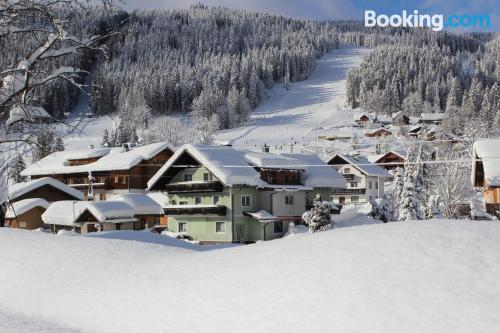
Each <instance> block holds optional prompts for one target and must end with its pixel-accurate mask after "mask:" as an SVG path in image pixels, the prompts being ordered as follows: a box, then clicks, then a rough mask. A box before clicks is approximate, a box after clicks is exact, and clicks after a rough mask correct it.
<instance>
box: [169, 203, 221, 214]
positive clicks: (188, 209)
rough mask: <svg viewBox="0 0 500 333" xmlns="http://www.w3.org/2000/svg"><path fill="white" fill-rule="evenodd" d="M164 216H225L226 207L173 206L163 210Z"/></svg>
mask: <svg viewBox="0 0 500 333" xmlns="http://www.w3.org/2000/svg"><path fill="white" fill-rule="evenodd" d="M163 211H164V212H165V215H167V216H168V215H212V216H226V211H227V208H226V206H222V205H218V206H202V205H200V206H191V205H185V207H182V205H175V206H168V207H167V208H165V209H164V210H163Z"/></svg>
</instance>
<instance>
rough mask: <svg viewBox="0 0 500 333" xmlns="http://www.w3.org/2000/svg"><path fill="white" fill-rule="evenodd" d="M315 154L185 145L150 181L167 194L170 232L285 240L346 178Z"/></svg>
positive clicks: (204, 239)
mask: <svg viewBox="0 0 500 333" xmlns="http://www.w3.org/2000/svg"><path fill="white" fill-rule="evenodd" d="M325 166H326V165H325V163H324V162H323V161H322V160H320V159H319V158H318V157H317V156H315V155H300V154H283V155H275V154H270V153H267V152H250V151H245V150H237V149H234V148H231V147H214V146H208V145H184V146H183V147H181V148H180V149H179V150H177V152H176V153H175V154H174V155H173V156H172V157H171V158H170V159H169V160H168V161H167V163H166V164H165V165H164V166H163V167H162V168H161V169H160V170H159V171H158V173H157V174H156V175H155V176H153V178H151V180H150V181H149V182H148V190H149V191H160V192H168V195H169V204H168V205H167V206H166V207H165V208H164V211H165V214H166V215H167V217H168V228H169V230H171V231H173V232H178V233H181V234H185V235H187V236H189V237H190V238H192V239H194V240H197V241H199V242H201V243H221V242H254V241H258V240H269V239H273V238H278V237H281V236H282V235H283V234H284V233H285V232H286V231H287V228H288V225H289V223H290V222H297V221H300V220H301V216H302V214H303V213H304V212H305V211H306V209H307V208H308V206H310V205H312V203H313V198H314V196H315V195H316V194H317V193H319V194H320V195H321V196H322V198H324V200H328V198H329V195H330V194H331V191H332V189H334V188H344V187H345V179H344V178H343V177H342V176H341V175H339V174H338V172H337V171H336V170H335V169H333V168H328V167H325Z"/></svg>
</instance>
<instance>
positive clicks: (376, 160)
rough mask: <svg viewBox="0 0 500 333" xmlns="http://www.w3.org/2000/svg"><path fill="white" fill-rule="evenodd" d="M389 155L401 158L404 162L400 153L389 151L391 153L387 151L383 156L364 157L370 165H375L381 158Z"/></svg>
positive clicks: (404, 158)
mask: <svg viewBox="0 0 500 333" xmlns="http://www.w3.org/2000/svg"><path fill="white" fill-rule="evenodd" d="M389 154H394V155H396V156H398V157H400V158H402V159H403V160H405V161H406V157H404V156H403V155H402V154H401V153H398V152H396V151H394V150H391V151H388V152H387V153H385V154H378V155H370V156H366V158H367V159H368V160H369V161H370V162H372V163H377V162H379V161H380V160H381V159H382V158H384V157H385V156H387V155H389Z"/></svg>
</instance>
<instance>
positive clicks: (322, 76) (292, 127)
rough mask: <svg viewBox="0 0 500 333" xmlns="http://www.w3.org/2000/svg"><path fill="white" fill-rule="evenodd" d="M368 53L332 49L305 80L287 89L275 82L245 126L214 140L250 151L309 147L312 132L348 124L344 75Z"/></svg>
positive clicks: (359, 50) (355, 50)
mask: <svg viewBox="0 0 500 333" xmlns="http://www.w3.org/2000/svg"><path fill="white" fill-rule="evenodd" d="M369 52H370V50H369V49H366V48H361V47H352V46H349V47H342V48H340V49H337V50H334V51H333V52H332V53H330V54H327V55H326V56H324V57H322V58H321V59H319V60H318V61H317V67H316V70H315V71H314V73H313V74H312V75H311V76H310V77H309V78H308V79H307V80H304V81H301V82H295V83H293V84H292V85H291V88H290V90H288V91H287V90H286V89H284V88H283V86H282V85H281V84H279V83H276V84H275V85H274V87H273V88H272V89H270V90H268V91H267V93H268V95H269V97H268V99H267V100H265V101H263V102H262V103H261V104H260V105H259V106H258V107H257V108H256V110H255V111H254V112H253V113H252V115H251V117H250V120H249V122H248V124H247V125H245V126H241V127H237V128H234V129H230V130H225V131H221V132H219V133H218V134H217V135H216V136H215V139H216V140H217V141H230V142H232V143H233V145H234V146H237V147H249V148H251V147H254V146H257V147H259V146H261V145H263V144H264V143H266V144H268V145H270V146H271V147H274V146H275V145H277V146H281V145H285V144H286V145H288V144H290V143H291V142H294V143H295V142H297V144H299V145H301V144H307V145H309V144H311V142H314V136H315V134H316V135H317V134H318V133H315V131H316V132H317V131H318V130H321V129H322V128H325V127H329V126H335V127H338V126H341V125H348V126H349V125H351V124H352V120H353V113H352V112H349V111H343V107H344V106H345V92H346V90H345V89H346V88H345V82H346V75H347V71H348V70H349V68H350V67H354V66H358V65H359V64H360V63H361V62H362V61H363V57H364V56H366V55H367V54H368V53H369ZM315 129H316V130H315Z"/></svg>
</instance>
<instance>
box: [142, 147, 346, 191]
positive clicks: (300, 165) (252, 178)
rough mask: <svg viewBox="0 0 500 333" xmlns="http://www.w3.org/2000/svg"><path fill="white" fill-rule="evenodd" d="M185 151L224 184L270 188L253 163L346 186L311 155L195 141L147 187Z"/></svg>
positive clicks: (323, 183) (309, 180)
mask: <svg viewBox="0 0 500 333" xmlns="http://www.w3.org/2000/svg"><path fill="white" fill-rule="evenodd" d="M184 153H188V154H190V155H191V156H192V157H193V158H195V159H196V160H197V161H198V162H199V163H201V164H202V165H203V166H205V167H206V168H207V169H208V170H210V172H211V173H212V174H213V175H214V176H215V177H216V178H217V179H218V180H219V181H221V182H222V183H223V184H225V185H227V186H233V185H248V186H256V187H269V184H267V183H266V182H265V181H263V180H262V179H260V174H259V172H258V171H257V170H255V169H254V168H253V167H252V166H257V167H261V166H267V167H274V168H276V167H279V166H283V167H284V168H286V169H304V170H305V173H304V175H303V177H304V181H305V184H304V185H309V186H318V187H320V186H321V187H342V186H344V185H345V183H344V180H343V177H341V176H340V175H339V174H338V173H337V172H336V171H335V170H330V171H328V169H329V168H328V167H325V166H324V165H325V162H323V161H322V160H321V159H319V158H318V157H316V156H314V155H300V154H283V155H275V154H271V153H255V152H249V151H245V150H237V149H234V148H231V147H220V146H209V145H199V144H198V145H184V146H183V147H181V148H180V149H178V150H177V151H176V152H175V154H174V155H173V156H172V158H170V159H169V160H168V161H167V163H165V165H164V166H163V167H162V168H161V169H160V170H159V171H158V172H157V173H156V174H155V175H154V176H153V177H152V178H151V179H150V180H149V182H148V189H151V188H152V187H153V186H154V185H155V184H156V183H157V182H158V181H159V180H160V178H161V177H162V175H163V174H164V173H165V172H166V171H167V170H168V169H169V168H170V167H172V165H174V163H175V161H176V160H177V159H178V158H179V157H180V156H181V155H182V154H184ZM266 155H268V156H266ZM285 166H286V167H285ZM313 184H314V185H313ZM280 187H283V185H280Z"/></svg>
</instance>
